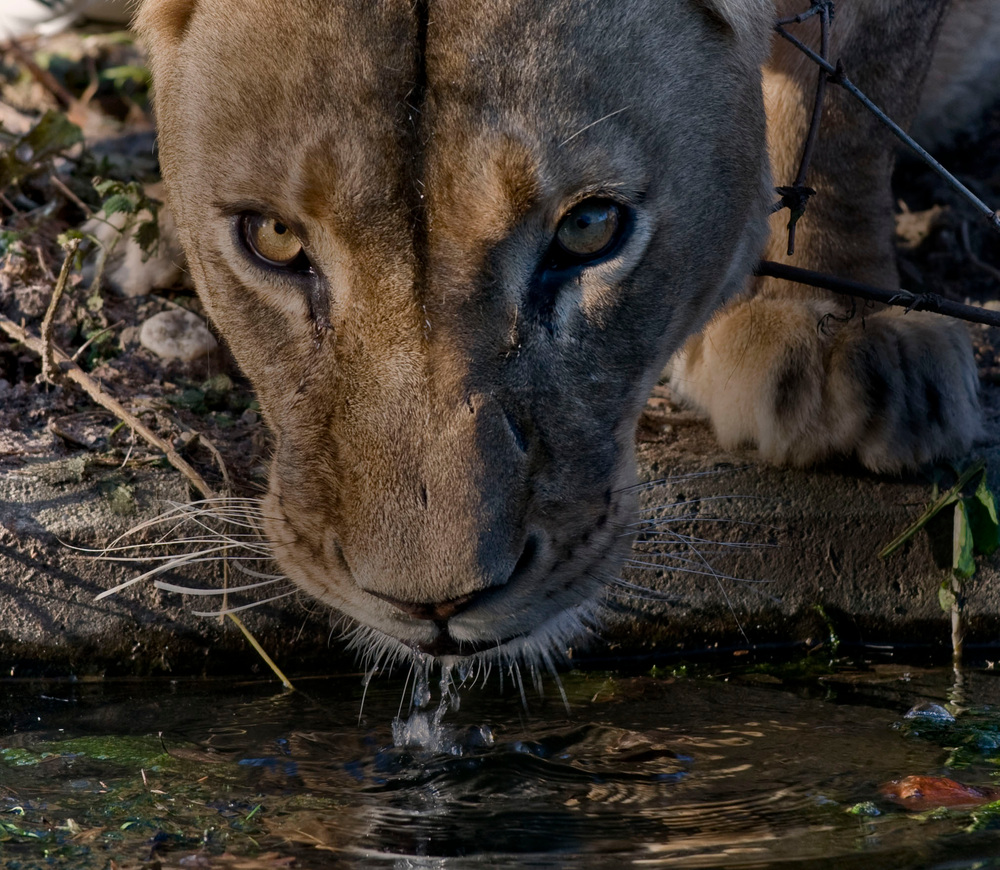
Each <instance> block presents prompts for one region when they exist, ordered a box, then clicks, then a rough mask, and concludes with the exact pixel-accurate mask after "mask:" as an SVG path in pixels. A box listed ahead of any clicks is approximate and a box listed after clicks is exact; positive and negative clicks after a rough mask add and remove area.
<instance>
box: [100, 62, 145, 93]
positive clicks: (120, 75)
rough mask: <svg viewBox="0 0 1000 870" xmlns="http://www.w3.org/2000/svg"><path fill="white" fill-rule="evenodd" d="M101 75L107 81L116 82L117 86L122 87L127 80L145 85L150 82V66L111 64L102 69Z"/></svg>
mask: <svg viewBox="0 0 1000 870" xmlns="http://www.w3.org/2000/svg"><path fill="white" fill-rule="evenodd" d="M100 77H101V78H102V79H104V80H105V81H111V82H114V83H115V85H116V87H119V88H120V87H121V86H122V85H123V84H125V82H134V83H135V84H137V85H145V84H148V82H149V78H150V76H149V67H145V66H109V67H108V68H107V69H103V70H101V74H100Z"/></svg>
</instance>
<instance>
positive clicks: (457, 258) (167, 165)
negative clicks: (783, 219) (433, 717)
mask: <svg viewBox="0 0 1000 870" xmlns="http://www.w3.org/2000/svg"><path fill="white" fill-rule="evenodd" d="M726 5H727V3H725V2H722V0H718V2H709V0H705V2H697V0H673V2H666V3H665V2H662V0H648V2H645V0H632V2H620V3H615V4H609V3H603V2H598V0H593V2H586V0H553V2H545V3H539V2H537V0H481V2H476V3H467V2H465V0H448V2H434V0H430V2H416V3H413V2H410V0H381V2H372V0H295V2H291V0H289V2H275V0H238V2H237V0H170V2H163V0H151V2H148V3H147V4H146V6H145V8H144V9H143V12H142V14H141V16H140V27H141V29H142V30H143V31H144V33H145V35H146V37H147V41H148V43H149V44H150V47H151V50H152V56H153V65H154V76H155V84H156V94H157V98H156V99H157V115H158V122H159V125H160V140H161V158H162V164H163V169H164V174H165V178H166V180H167V184H168V189H169V195H170V202H171V204H172V206H173V208H174V210H175V212H176V217H177V222H178V225H179V226H180V228H181V236H182V242H183V244H184V247H185V250H186V252H187V254H188V257H189V260H190V265H191V270H192V273H193V276H194V278H195V281H196V284H197V287H198V291H199V293H200V295H201V298H202V300H203V301H204V304H205V306H206V308H207V309H208V312H209V314H210V315H211V317H212V319H213V320H214V322H215V324H216V325H217V327H218V329H219V330H220V332H221V333H222V335H223V336H224V337H225V339H226V340H227V341H228V343H229V345H230V347H231V348H232V351H233V353H234V354H235V356H236V358H237V360H238V361H239V363H240V365H241V366H242V367H243V370H244V371H245V372H246V374H247V375H248V376H249V377H250V379H251V381H252V382H253V384H254V386H255V388H256V389H257V391H258V394H259V398H260V403H261V407H262V408H263V412H264V415H265V417H266V420H267V422H268V424H269V426H270V427H271V429H272V431H273V433H274V444H275V451H274V461H273V464H272V468H271V476H270V491H269V494H268V496H267V499H266V504H265V505H264V515H265V517H266V524H267V534H268V536H269V537H270V540H271V542H272V543H273V545H274V552H275V555H276V558H277V560H278V562H279V563H280V565H281V567H282V569H283V570H284V571H285V572H286V573H287V574H288V576H289V577H291V578H293V579H294V580H295V581H296V582H297V583H298V584H299V585H300V586H301V587H302V588H303V589H304V590H306V591H307V592H309V593H310V594H311V595H313V596H315V597H316V598H318V599H320V600H322V601H324V602H328V603H329V604H331V605H332V606H333V607H335V608H337V609H338V610H340V611H342V612H343V613H345V614H347V615H348V616H350V617H353V619H355V620H356V621H357V622H358V623H360V624H361V625H362V626H365V627H367V628H369V629H372V630H373V631H374V633H375V634H376V635H377V636H378V639H379V640H381V641H382V642H384V643H388V644H389V646H396V647H398V648H399V649H404V648H405V649H410V650H415V651H419V652H423V653H426V654H431V655H438V656H471V655H477V654H478V655H483V656H492V655H494V654H497V653H498V651H499V654H500V655H501V656H507V655H510V656H516V655H520V654H523V655H529V656H530V655H535V656H538V655H541V656H545V655H547V654H548V653H549V651H551V650H554V649H556V648H557V647H558V646H559V645H560V644H562V643H564V642H565V641H567V640H568V639H569V638H570V636H572V635H574V634H575V633H577V632H578V631H579V630H580V628H581V625H582V624H583V623H585V622H586V621H587V620H588V619H590V618H591V617H592V615H593V614H594V612H595V611H596V609H597V608H598V606H599V604H600V601H601V598H602V591H603V589H604V588H605V586H606V585H607V582H608V580H609V579H610V578H611V577H612V576H613V575H614V574H615V573H616V572H617V570H618V566H619V563H620V560H621V558H622V556H623V552H624V551H625V550H626V549H627V548H628V546H629V540H630V539H629V537H628V535H627V534H626V532H627V525H628V523H630V522H631V520H632V517H633V511H634V504H633V495H632V492H631V490H630V489H629V486H630V484H631V483H632V482H633V480H634V474H635V471H634V449H633V442H634V435H635V424H636V418H637V416H638V413H639V411H640V409H641V407H642V405H643V402H644V400H645V398H646V395H647V393H648V391H649V389H650V387H651V385H652V383H653V382H654V381H655V379H656V377H657V375H658V373H659V371H660V369H661V367H662V366H663V364H664V361H665V360H666V358H667V357H668V355H669V354H670V353H671V352H672V351H673V350H674V349H675V348H676V347H677V346H678V344H679V343H680V342H681V341H682V340H683V339H684V338H685V337H686V336H687V335H688V334H689V333H691V332H692V330H694V329H696V328H697V327H698V326H700V325H701V323H702V322H703V321H704V320H705V318H706V317H707V315H708V314H709V313H710V312H711V310H712V309H713V308H714V307H715V306H716V305H717V304H718V303H719V302H720V300H721V299H722V298H723V297H724V296H726V295H727V294H729V293H731V292H733V291H735V290H737V289H739V287H740V285H741V283H742V281H743V279H744V276H745V275H746V274H748V271H749V268H750V265H751V263H752V261H753V259H754V257H755V255H756V253H757V251H758V250H759V247H760V245H761V243H762V241H763V236H764V232H765V226H764V214H765V211H766V203H767V199H768V194H767V185H766V176H767V170H766V158H765V148H764V114H763V109H762V106H761V95H760V77H759V75H760V74H759V67H760V63H761V60H762V56H763V54H764V51H765V47H766V46H765V42H766V39H765V37H764V36H763V35H762V34H758V33H744V32H741V30H740V27H739V26H737V25H735V24H734V23H733V22H732V21H731V20H730V19H729V18H728V17H727V15H728V12H727V10H726V9H725V8H722V7H725V6H726ZM728 5H730V6H732V5H737V6H738V5H740V4H739V3H735V4H734V3H732V2H730V3H728ZM743 5H747V4H743ZM708 7H712V8H708ZM716 7H719V8H716Z"/></svg>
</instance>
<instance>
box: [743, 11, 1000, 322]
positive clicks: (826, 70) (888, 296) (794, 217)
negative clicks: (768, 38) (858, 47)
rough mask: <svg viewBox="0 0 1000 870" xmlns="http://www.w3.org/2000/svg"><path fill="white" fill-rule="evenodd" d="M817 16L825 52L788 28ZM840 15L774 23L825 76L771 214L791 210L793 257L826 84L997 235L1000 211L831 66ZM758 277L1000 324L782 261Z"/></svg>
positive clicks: (957, 306)
mask: <svg viewBox="0 0 1000 870" xmlns="http://www.w3.org/2000/svg"><path fill="white" fill-rule="evenodd" d="M814 15H819V16H820V50H819V52H816V51H814V50H813V49H811V48H810V47H809V46H808V45H806V44H805V43H803V42H802V41H801V40H799V39H797V38H796V37H795V36H793V35H792V34H791V33H789V32H788V31H787V30H786V29H785V28H786V26H788V25H790V24H799V23H801V22H803V21H806V20H807V19H809V18H812V17H813V16H814ZM833 17H834V3H833V0H817V2H815V3H813V4H812V6H810V7H809V9H807V10H805V11H804V12H800V13H799V14H798V15H792V16H789V17H787V18H779V19H778V20H777V21H775V23H774V30H775V32H776V33H777V34H778V35H779V36H781V37H782V38H783V39H785V40H787V41H788V42H789V43H791V44H792V45H793V46H795V48H797V49H798V50H799V51H801V52H802V53H803V54H804V55H805V56H806V57H808V58H809V59H810V60H812V61H813V62H814V63H815V64H816V65H817V66H818V67H819V78H818V80H817V84H816V96H815V99H814V102H813V111H812V117H811V118H810V122H809V130H808V132H807V134H806V139H805V143H804V145H803V148H802V157H801V160H800V162H799V169H798V172H797V173H796V176H795V180H794V181H793V182H792V184H790V185H787V186H784V187H777V188H775V190H776V192H777V193H778V194H780V195H781V199H780V200H778V201H777V202H776V203H775V205H774V207H773V208H772V210H771V213H772V214H775V213H777V212H779V211H781V210H782V209H785V208H787V209H789V211H790V217H789V221H788V248H787V251H788V256H792V255H793V254H794V253H795V226H796V224H797V223H798V221H799V219H800V218H801V217H802V215H803V214H804V213H805V210H806V205H807V204H808V202H809V200H810V199H811V198H812V197H813V196H814V195H815V194H816V191H815V190H814V189H813V188H811V187H807V186H806V184H805V181H806V176H807V173H808V170H809V163H810V161H811V159H812V154H813V150H814V148H815V145H816V142H817V140H818V138H819V129H820V123H821V119H822V115H823V102H824V97H825V95H826V84H827V83H828V82H829V83H830V84H834V85H837V86H838V87H842V88H843V89H844V90H846V91H847V92H848V93H849V94H851V96H853V97H854V98H855V99H856V100H858V102H860V103H861V105H862V106H864V107H865V109H867V110H868V111H869V112H870V113H871V114H872V115H874V116H875V118H877V119H878V121H879V122H880V123H881V124H883V125H884V126H885V127H886V128H888V129H889V131H890V132H892V134H893V135H894V136H896V138H898V139H899V140H900V141H901V142H903V144H905V145H906V146H907V147H908V148H909V149H910V150H911V151H913V152H914V153H915V154H916V155H917V156H918V157H919V158H920V159H921V160H922V161H923V162H924V163H926V164H927V165H928V166H929V167H930V168H931V169H932V170H934V172H936V173H937V174H938V175H939V176H940V177H941V178H942V179H944V181H945V182H946V183H947V184H948V185H949V187H951V188H952V189H953V190H954V191H955V192H956V193H958V195H959V196H960V197H961V198H962V199H964V200H965V201H966V202H967V203H969V204H970V205H971V206H972V207H973V208H974V209H975V210H976V211H977V212H979V214H980V215H981V216H982V217H983V218H984V219H985V220H986V222H987V223H988V224H989V225H990V226H991V227H992V228H993V229H994V230H996V231H998V232H1000V212H997V211H995V210H993V209H991V208H990V207H989V206H988V205H987V204H986V203H985V202H983V201H982V200H981V199H980V198H979V197H978V196H976V195H975V194H974V193H973V192H972V191H971V190H969V188H967V187H966V186H965V185H964V184H962V182H961V181H959V180H958V179H957V178H956V177H955V176H954V175H952V174H951V173H950V172H949V171H948V170H947V169H946V168H945V167H944V166H942V165H941V163H939V162H938V161H937V160H935V159H934V157H933V156H931V154H930V153H929V152H928V151H927V150H926V149H924V148H923V147H921V146H920V145H919V144H918V143H917V142H916V141H915V140H914V139H913V138H912V137H911V136H910V135H909V134H908V133H907V132H906V131H905V130H903V129H902V128H901V127H900V126H899V125H898V124H896V123H895V121H893V120H892V119H891V118H890V117H889V116H888V115H887V114H886V113H885V112H883V111H882V109H880V108H879V107H878V106H877V105H875V103H874V102H872V100H870V99H869V98H868V96H867V95H866V94H865V93H864V92H863V91H861V89H860V88H858V86H857V85H855V84H854V83H853V82H852V81H851V80H850V78H849V77H848V75H847V72H846V70H845V69H844V65H843V63H842V61H840V60H838V61H837V63H836V64H831V63H830V61H829V60H828V56H829V53H830V30H831V24H832V22H833ZM754 273H755V274H756V275H758V276H761V277H771V278H778V279H780V280H785V281H794V282H797V283H800V284H808V285H811V286H813V287H820V288H821V289H824V290H832V291H833V292H835V293H844V294H848V295H851V296H857V297H860V298H862V299H868V300H872V301H875V302H882V303H884V304H886V305H901V306H903V307H905V308H906V310H907V311H935V312H937V313H939V314H945V315H948V316H949V317H957V318H960V319H962V320H969V321H972V322H975V323H985V324H988V325H990V326H1000V313H998V312H994V311H989V310H988V309H985V308H980V307H978V306H975V305H963V304H961V303H958V302H952V301H951V300H947V299H944V298H943V297H941V296H938V295H937V294H935V293H912V292H910V291H909V290H903V289H897V290H887V289H885V288H882V287H875V286H873V285H871V284H865V283H863V282H860V281H853V280H850V279H847V278H838V277H837V276H835V275H830V274H826V273H823V272H814V271H812V270H810V269H800V268H797V267H794V266H787V265H785V264H782V263H775V262H773V261H770V260H761V261H760V263H758V265H757V268H756V269H755V270H754Z"/></svg>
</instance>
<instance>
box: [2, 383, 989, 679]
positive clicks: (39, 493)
mask: <svg viewBox="0 0 1000 870" xmlns="http://www.w3.org/2000/svg"><path fill="white" fill-rule="evenodd" d="M983 400H984V406H985V408H986V417H987V420H986V427H987V432H988V433H989V438H988V440H987V441H986V442H985V443H983V444H979V445H977V447H976V450H975V451H974V454H973V455H974V456H975V457H978V456H981V457H983V458H985V459H986V461H987V466H988V472H989V480H990V483H991V485H992V487H993V489H994V491H1000V388H997V387H987V388H985V389H984V393H983ZM639 432H640V437H639V446H638V455H639V464H640V473H641V474H642V476H643V478H644V479H646V480H658V479H661V478H667V481H666V482H665V483H663V484H661V485H658V486H656V487H652V488H650V489H649V490H648V492H647V493H646V494H645V496H644V498H645V499H646V502H645V504H646V506H647V507H648V509H649V512H650V515H652V514H654V513H655V514H658V515H661V516H663V517H664V518H665V520H666V522H664V523H663V524H662V526H661V529H662V534H661V535H660V536H659V537H661V538H668V539H672V540H681V539H682V538H683V536H692V535H694V536H696V537H703V538H709V539H716V538H718V537H721V538H722V539H725V540H726V541H728V542H729V543H736V544H742V545H752V544H764V545H766V546H761V547H754V546H737V547H719V546H715V545H712V544H705V543H702V544H699V545H698V552H695V551H694V550H692V549H691V548H690V547H688V546H686V545H685V544H683V543H679V544H674V545H672V546H671V547H668V548H664V549H666V550H668V551H669V552H670V553H671V554H673V556H674V557H675V558H674V559H673V560H671V561H672V562H673V563H674V564H676V565H677V566H678V567H680V568H686V569H689V570H688V571H685V572H677V571H670V570H667V568H665V567H661V568H656V567H645V566H635V567H632V568H628V569H626V572H625V575H624V577H625V579H626V580H627V581H628V582H630V583H633V584H636V585H642V586H645V587H647V588H649V589H651V590H654V591H653V593H652V594H650V595H645V594H642V593H639V592H637V593H636V595H635V597H633V598H631V600H630V601H629V609H630V613H629V615H627V616H622V617H618V618H616V619H615V620H614V621H613V622H612V623H611V624H609V625H608V626H607V627H606V628H604V629H603V630H602V631H601V632H600V638H599V639H591V641H590V642H589V643H585V644H584V645H582V646H581V647H580V648H579V649H577V650H574V658H579V657H581V656H583V657H587V656H591V657H593V659H594V660H602V659H605V658H606V657H607V656H608V655H611V656H623V657H624V656H633V655H660V656H667V655H675V656H681V657H683V656H686V655H695V654H700V653H702V652H705V651H711V650H713V649H742V648H748V647H750V648H771V647H772V646H773V645H778V646H781V645H791V644H799V645H803V646H806V647H809V646H814V645H816V644H819V643H822V642H825V641H827V640H828V637H829V633H830V629H831V627H832V629H833V630H834V631H835V632H836V634H837V635H838V637H839V638H840V639H841V640H842V641H843V642H845V643H847V644H850V645H858V644H861V645H868V646H870V647H872V648H878V647H879V646H880V645H899V646H901V647H910V646H911V645H912V646H913V647H917V648H921V649H923V648H926V649H934V650H938V651H939V652H941V653H944V652H946V650H947V649H948V646H949V644H950V636H951V628H950V619H949V617H948V616H946V615H945V614H944V613H943V612H942V611H941V608H940V605H939V602H938V588H939V586H940V584H941V582H942V580H945V579H947V578H948V577H949V576H950V570H949V569H948V567H947V566H945V565H944V564H943V561H944V560H945V559H946V558H947V556H948V553H947V550H948V547H949V545H950V542H949V541H948V540H947V537H948V533H949V531H950V517H951V513H950V512H948V514H947V516H946V517H944V516H943V517H942V519H941V520H939V521H938V525H937V527H936V528H935V529H934V530H933V532H934V534H933V535H931V534H928V533H926V532H922V533H920V534H918V535H917V536H916V537H915V538H914V539H913V540H912V541H911V542H910V543H908V544H907V545H905V546H904V547H903V548H902V550H901V551H900V552H898V553H896V554H895V555H894V556H892V557H890V558H888V559H880V558H879V557H878V552H879V550H880V549H881V548H882V547H883V546H884V545H885V544H886V543H887V542H888V541H890V540H891V539H892V538H894V537H895V536H896V535H897V534H898V533H899V532H900V531H902V530H903V529H904V528H906V527H907V525H909V524H910V523H912V522H913V521H914V520H915V519H916V518H917V517H918V516H919V515H920V514H921V512H922V511H923V509H924V507H925V506H926V505H927V504H928V503H929V501H930V499H931V484H930V481H929V478H928V477H927V476H912V477H910V478H906V479H902V480H898V479H891V478H884V477H879V476H875V475H870V474H866V473H864V472H861V471H859V470H858V469H857V468H855V467H853V466H848V465H843V466H830V467H824V468H819V469H812V470H808V471H799V470H793V469H775V468H770V467H767V466H762V465H760V464H759V463H757V462H756V461H755V458H754V456H753V454H752V453H751V452H746V453H740V454H732V453H723V452H722V451H720V450H719V449H718V448H717V447H716V445H715V443H714V440H713V438H712V436H711V433H710V432H709V430H708V428H707V427H706V426H705V425H704V424H703V423H702V422H701V421H699V420H698V419H697V418H696V417H695V416H694V415H693V414H691V413H690V412H686V411H678V410H676V409H671V408H670V407H669V402H668V400H667V394H666V393H665V391H664V390H663V389H662V388H660V389H658V391H657V392H656V393H654V396H653V398H652V400H651V402H650V404H649V406H648V407H647V411H646V413H645V414H644V417H643V420H642V423H641V425H640V430H639ZM78 471H79V469H78V466H74V465H73V464H72V459H69V460H67V459H53V458H52V457H45V456H35V457H29V458H27V459H25V460H24V461H22V462H21V463H20V464H19V467H15V468H0V472H2V473H0V677H30V676H41V675H44V676H66V677H77V678H91V677H104V676H146V675H162V676H175V677H183V676H200V675H203V674H234V675H240V674H245V675H246V676H248V677H252V676H255V675H260V674H262V673H263V672H264V670H263V669H264V665H263V664H262V662H261V661H260V660H259V659H258V657H257V655H256V653H254V652H253V651H252V650H251V649H250V647H249V646H248V644H247V643H246V642H245V641H244V639H243V637H242V635H241V634H240V632H239V631H238V630H237V629H236V627H235V626H234V625H232V624H230V623H228V622H227V623H224V622H222V621H220V620H219V619H218V618H206V617H199V616H194V615H193V614H192V613H191V609H192V606H193V605H192V604H191V603H190V599H187V600H184V599H182V598H181V597H180V596H178V595H176V594H173V593H168V592H161V591H158V590H156V589H155V588H153V586H152V584H151V583H148V582H145V583H140V584H136V585H134V586H132V587H129V588H128V589H125V590H123V591H122V592H119V593H118V594H116V595H114V596H112V597H109V598H105V599H103V600H100V601H98V600H95V599H96V596H97V595H98V594H99V593H100V592H102V591H104V590H106V589H108V588H111V587H112V586H115V585H116V584H118V583H121V582H123V581H125V580H127V579H129V577H131V576H134V575H135V574H136V573H138V572H137V571H136V569H135V568H134V567H132V566H129V565H125V564H121V563H113V562H103V561H98V560H96V559H94V558H93V556H92V555H89V554H87V553H83V552H78V551H75V550H73V549H71V547H70V546H68V545H69V544H74V545H76V546H83V547H87V546H90V547H99V546H101V545H103V544H105V543H107V542H108V541H110V540H112V539H113V538H114V537H115V536H116V535H117V534H120V533H121V532H123V531H125V530H126V529H127V528H129V527H130V526H132V525H134V524H135V523H137V522H139V521H140V520H141V519H143V518H144V517H149V516H153V515H155V514H156V513H158V512H159V511H161V510H163V509H164V505H166V504H167V503H168V502H170V501H175V502H183V501H185V500H186V499H187V491H186V490H187V488H186V485H185V484H184V483H183V481H182V480H181V478H180V477H179V475H177V474H176V473H175V472H174V471H172V470H170V469H162V468H147V469H144V470H141V471H138V472H136V473H135V474H134V476H133V477H132V479H131V480H130V482H129V486H130V487H131V496H132V499H133V500H134V511H135V512H134V513H131V514H128V513H127V512H126V513H127V515H122V514H121V513H116V509H117V510H119V511H120V510H121V504H120V502H116V500H115V498H114V497H113V487H111V486H110V485H109V481H112V480H113V473H114V470H113V469H102V468H93V467H91V468H89V469H88V470H87V472H86V473H85V474H81V473H78ZM677 502H682V503H683V507H680V508H671V507H669V506H668V505H670V504H673V503H677ZM129 509H130V510H132V509H133V507H132V506H130V508H129ZM650 548H651V545H650V546H647V547H645V548H644V549H645V550H646V553H639V552H637V553H636V557H637V559H639V560H641V561H646V562H649V561H653V562H655V561H660V562H664V564H666V563H665V560H663V559H662V558H660V559H654V558H652V557H651V555H650ZM676 557H679V558H676ZM685 560H686V561H685ZM703 560H704V561H703ZM977 563H978V568H977V571H976V574H975V576H974V577H973V578H972V579H971V580H968V581H966V586H965V589H966V603H965V618H966V642H967V644H968V645H969V647H970V648H971V649H972V651H973V653H974V652H975V650H976V648H977V647H983V646H985V647H990V646H995V647H1000V582H998V581H1000V553H998V554H994V556H992V557H989V558H983V557H979V558H978V559H977ZM212 570H216V569H215V568H214V566H213V565H211V564H209V565H198V566H194V567H192V569H191V571H190V572H189V575H188V576H189V579H190V580H191V582H192V584H193V585H197V584H198V583H199V582H201V581H205V580H206V578H207V577H208V572H210V571H212ZM186 573H188V572H186ZM215 585H217V584H215ZM618 600H619V601H621V602H624V601H625V600H626V599H625V598H623V597H619V598H618ZM199 603H200V604H204V600H201V601H200V602H199ZM817 605H818V606H819V607H817ZM196 609H197V608H196ZM206 609H208V608H206ZM820 611H822V612H820ZM242 615H243V617H244V619H245V621H246V623H247V624H248V626H249V627H250V628H251V630H253V631H254V633H255V634H256V635H257V637H258V638H259V639H260V641H261V642H262V644H263V645H264V646H265V648H266V649H267V650H268V652H269V653H270V654H271V655H272V657H274V658H275V659H276V660H277V661H278V663H279V665H280V666H281V667H282V668H283V669H284V670H285V671H286V672H287V673H288V674H289V676H294V675H296V674H307V673H318V672H326V673H332V672H337V673H344V672H350V671H351V670H353V669H355V667H356V664H355V662H354V659H353V657H352V656H351V655H349V654H345V652H344V650H343V647H342V645H341V644H340V642H339V640H338V638H339V629H338V627H337V625H338V620H337V617H336V616H335V615H332V614H330V613H329V612H327V611H325V610H323V609H322V608H318V607H317V606H316V605H315V604H313V603H310V602H309V601H307V600H297V599H286V600H284V601H282V602H278V603H276V604H274V605H269V606H266V607H264V608H261V609H259V610H254V611H250V612H247V613H246V614H242ZM986 653H987V657H988V653H989V650H988V649H987V651H986Z"/></svg>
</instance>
